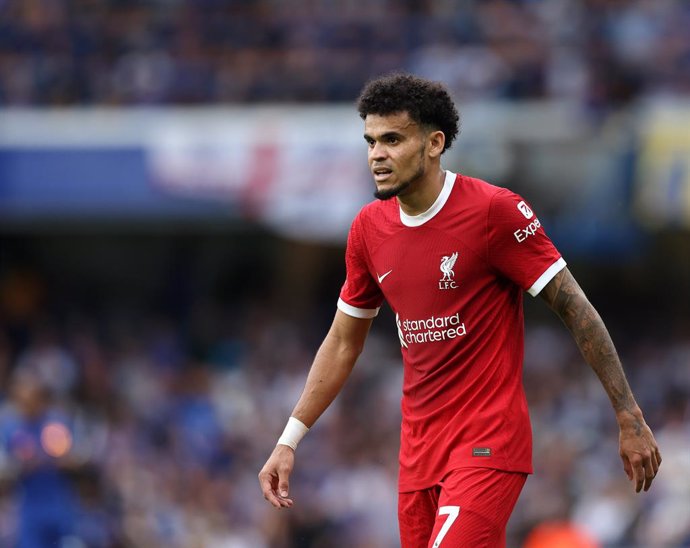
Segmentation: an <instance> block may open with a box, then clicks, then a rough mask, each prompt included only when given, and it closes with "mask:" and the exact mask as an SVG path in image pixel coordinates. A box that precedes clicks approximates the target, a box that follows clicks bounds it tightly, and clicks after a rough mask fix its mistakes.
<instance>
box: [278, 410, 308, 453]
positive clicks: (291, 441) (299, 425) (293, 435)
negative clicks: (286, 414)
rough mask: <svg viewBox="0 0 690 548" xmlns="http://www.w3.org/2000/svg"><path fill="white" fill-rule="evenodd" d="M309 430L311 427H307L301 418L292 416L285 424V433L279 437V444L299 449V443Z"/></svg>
mask: <svg viewBox="0 0 690 548" xmlns="http://www.w3.org/2000/svg"><path fill="white" fill-rule="evenodd" d="M307 432H309V428H307V427H306V426H305V425H304V423H303V422H302V421H301V420H299V419H296V418H295V417H290V418H289V419H288V422H287V424H286V425H285V430H283V434H282V435H281V436H280V438H278V445H287V446H288V447H292V449H293V451H294V450H295V449H297V444H298V443H299V442H300V441H301V440H302V438H303V437H304V435H305V434H306V433H307Z"/></svg>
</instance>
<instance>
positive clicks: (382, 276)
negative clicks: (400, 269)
mask: <svg viewBox="0 0 690 548" xmlns="http://www.w3.org/2000/svg"><path fill="white" fill-rule="evenodd" d="M391 272H393V269H392V268H391V269H390V270H389V271H388V272H386V273H385V274H381V275H380V276H379V275H377V276H376V277H377V278H378V279H379V283H381V282H382V281H383V280H384V279H385V277H386V276H388V274H390V273H391Z"/></svg>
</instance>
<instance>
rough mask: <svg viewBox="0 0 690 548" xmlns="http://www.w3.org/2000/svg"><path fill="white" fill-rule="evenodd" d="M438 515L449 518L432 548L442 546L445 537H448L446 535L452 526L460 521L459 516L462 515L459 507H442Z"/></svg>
mask: <svg viewBox="0 0 690 548" xmlns="http://www.w3.org/2000/svg"><path fill="white" fill-rule="evenodd" d="M438 515H439V516H443V515H447V516H448V517H447V518H446V521H445V523H444V524H443V527H441V530H440V531H439V532H438V535H437V536H436V540H435V541H434V544H433V545H432V548H438V547H439V546H441V541H442V540H443V537H445V536H446V533H448V530H449V529H450V526H451V525H453V522H454V521H455V520H456V519H458V516H459V515H460V507H459V506H441V507H440V508H439V509H438Z"/></svg>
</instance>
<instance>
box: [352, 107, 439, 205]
mask: <svg viewBox="0 0 690 548" xmlns="http://www.w3.org/2000/svg"><path fill="white" fill-rule="evenodd" d="M364 139H365V140H366V141H367V143H368V145H369V154H368V157H369V169H370V170H371V173H372V175H373V176H374V182H375V183H376V192H375V193H374V196H376V197H377V198H379V199H380V200H387V199H389V198H392V197H393V196H404V195H405V193H406V192H408V191H409V190H410V189H413V188H414V184H415V183H416V182H417V181H418V180H419V179H421V178H422V177H423V175H424V173H425V171H426V154H425V153H426V141H425V139H426V132H425V131H424V130H423V129H422V127H420V126H419V124H417V123H416V122H414V121H413V120H412V119H411V118H410V116H409V114H408V113H407V112H398V113H395V114H389V115H386V116H380V115H378V114H368V115H367V117H366V119H365V120H364Z"/></svg>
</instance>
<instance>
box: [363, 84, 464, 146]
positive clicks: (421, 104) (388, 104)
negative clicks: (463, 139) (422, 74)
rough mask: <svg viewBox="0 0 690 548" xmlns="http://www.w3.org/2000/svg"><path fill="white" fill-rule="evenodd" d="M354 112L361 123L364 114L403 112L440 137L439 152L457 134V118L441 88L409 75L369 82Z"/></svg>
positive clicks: (450, 142) (448, 95)
mask: <svg viewBox="0 0 690 548" xmlns="http://www.w3.org/2000/svg"><path fill="white" fill-rule="evenodd" d="M357 110H358V111H359V115H360V116H361V117H362V119H363V120H364V119H365V118H366V117H367V115H368V114H378V115H380V116H386V115H388V114H395V113H397V112H407V113H408V114H409V115H410V118H412V120H414V121H415V122H417V123H418V124H420V125H422V126H428V127H433V128H434V129H438V130H440V131H442V132H443V133H444V135H445V136H446V143H445V146H444V147H443V152H445V151H446V150H448V149H449V148H450V146H451V145H452V144H453V141H454V140H455V138H456V137H457V135H458V132H459V131H460V115H459V114H458V111H457V109H456V108H455V105H454V104H453V100H452V99H451V97H450V94H449V93H448V90H447V89H446V88H445V86H444V85H443V84H441V83H440V82H434V81H431V80H425V79H424V78H419V77H417V76H413V75H412V74H406V73H394V74H389V75H387V76H382V77H381V78H377V79H375V80H371V81H370V82H369V83H367V85H366V86H365V87H364V89H363V90H362V93H361V94H360V96H359V99H358V100H357Z"/></svg>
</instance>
